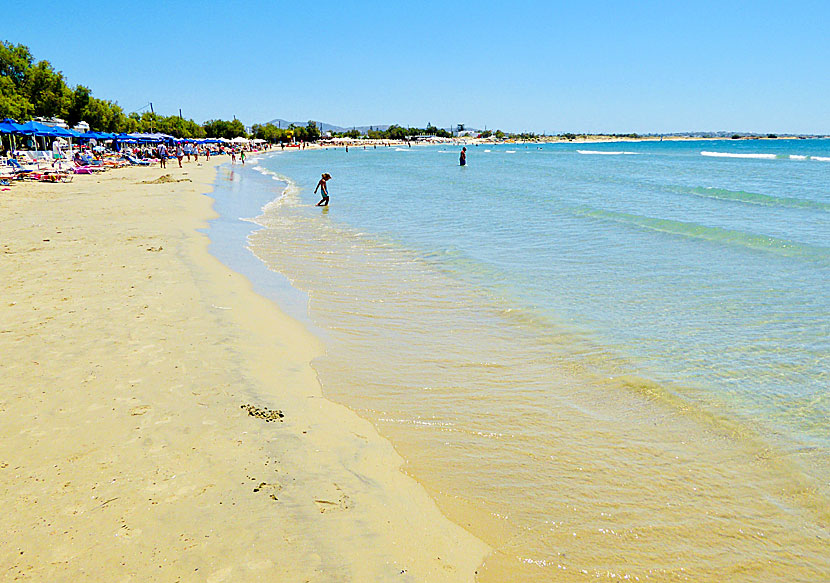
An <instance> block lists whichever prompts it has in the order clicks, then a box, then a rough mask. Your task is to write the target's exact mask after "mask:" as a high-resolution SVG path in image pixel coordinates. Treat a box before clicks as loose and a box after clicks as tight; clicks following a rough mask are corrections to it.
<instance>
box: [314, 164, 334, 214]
mask: <svg viewBox="0 0 830 583" xmlns="http://www.w3.org/2000/svg"><path fill="white" fill-rule="evenodd" d="M329 180H331V174H329V173H328V172H323V176H322V178H320V181H319V182H318V183H317V188H315V189H314V194H317V191H318V190H319V191H320V195H321V196H322V197H323V198H321V199H320V202H318V203H317V204H316V205H314V206H329V189H328V187H327V186H326V182H328V181H329Z"/></svg>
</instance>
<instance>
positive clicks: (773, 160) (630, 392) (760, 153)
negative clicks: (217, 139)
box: [217, 140, 830, 581]
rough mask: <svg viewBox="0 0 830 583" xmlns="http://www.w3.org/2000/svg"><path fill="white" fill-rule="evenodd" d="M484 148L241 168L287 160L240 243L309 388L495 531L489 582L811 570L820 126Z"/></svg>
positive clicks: (823, 333) (822, 174)
mask: <svg viewBox="0 0 830 583" xmlns="http://www.w3.org/2000/svg"><path fill="white" fill-rule="evenodd" d="M487 149H488V150H490V151H489V152H485V151H484V148H481V147H479V148H474V147H469V148H468V152H469V156H468V160H469V164H468V166H467V167H464V168H460V167H458V166H457V165H456V164H457V160H456V158H457V155H458V153H457V150H458V148H447V147H431V148H422V147H418V148H412V149H409V148H406V149H387V148H379V149H377V150H375V149H369V150H365V151H364V150H362V149H357V148H351V149H350V151H349V153H348V154H346V153H345V152H344V150H342V149H338V150H328V151H307V152H304V153H302V154H298V153H286V154H277V155H275V156H272V157H263V158H261V159H260V160H258V161H255V164H253V165H251V164H249V166H256V168H246V169H245V172H244V173H242V174H241V175H240V176H241V178H240V179H241V186H240V187H239V188H237V191H236V194H235V195H234V196H236V197H237V198H241V199H247V198H248V196H249V195H248V194H246V193H253V192H259V193H260V194H258V195H257V197H259V198H262V196H263V195H262V193H263V192H264V191H270V192H272V193H273V197H276V196H278V195H279V194H280V192H281V190H282V186H281V184H280V183H278V182H276V181H275V180H273V178H275V177H276V178H280V177H290V180H291V185H290V186H289V188H288V189H287V190H286V191H285V193H283V194H282V196H281V197H280V198H279V200H277V201H276V202H273V203H271V204H269V205H268V206H267V207H266V208H265V209H264V211H263V213H262V215H261V216H259V217H258V218H257V219H256V222H257V223H258V224H259V225H261V226H262V227H263V228H262V229H260V230H258V231H256V232H254V233H253V234H252V235H250V237H249V242H250V247H251V249H252V251H253V252H254V253H255V255H256V256H257V257H259V258H260V259H262V260H263V262H264V263H265V264H266V265H267V266H268V267H269V268H270V269H271V270H272V271H274V272H278V273H280V274H282V275H283V276H285V277H287V278H288V280H289V281H291V282H292V284H293V286H294V287H295V288H297V289H299V290H302V291H303V292H305V293H307V294H308V299H309V301H308V318H310V320H311V321H312V322H313V323H314V325H315V326H316V327H317V328H318V332H319V333H321V334H323V336H324V340H325V342H326V346H327V349H328V353H327V355H326V356H325V357H323V358H321V359H319V360H318V361H317V362H315V363H314V364H315V368H316V369H317V370H318V373H319V375H320V379H321V382H322V384H323V389H324V391H325V392H326V394H327V395H329V396H330V397H332V398H334V399H336V400H338V401H341V402H344V403H346V404H348V405H349V406H350V407H352V408H354V409H355V410H357V411H358V412H359V413H361V414H362V415H364V416H366V417H368V418H369V419H371V420H372V421H374V422H375V424H376V425H377V426H378V427H379V429H380V430H381V432H382V433H383V434H384V435H386V436H388V437H389V438H390V439H391V440H392V442H393V443H394V444H395V446H396V447H397V448H398V450H399V451H400V452H401V453H402V454H403V455H404V457H405V458H406V459H407V461H408V466H407V471H408V472H410V473H411V474H412V475H414V476H415V477H416V478H417V479H418V480H419V481H421V482H422V483H423V484H424V485H425V486H426V487H427V488H428V489H429V490H430V492H432V493H433V494H434V495H435V497H436V499H438V500H439V504H441V506H442V508H443V509H444V511H445V513H447V514H448V515H449V516H450V517H451V518H452V519H454V520H456V521H457V522H459V523H460V524H462V525H464V526H466V527H467V528H469V529H470V530H471V531H472V532H474V533H475V534H477V535H478V536H480V537H481V538H483V539H484V540H486V541H487V542H488V543H490V544H491V545H492V546H493V547H494V549H495V552H494V554H493V556H492V557H490V559H488V561H487V563H486V565H485V567H484V568H483V570H482V571H481V573H480V579H481V580H483V581H500V580H526V581H534V580H538V581H549V580H557V579H562V580H581V579H585V580H592V579H596V578H597V577H619V578H625V577H628V578H632V579H635V578H639V579H642V580H649V579H652V580H693V581H709V580H711V581H719V580H724V578H727V579H728V580H735V581H741V580H746V581H751V580H757V579H758V578H759V577H765V578H766V579H767V580H781V581H797V580H805V581H807V580H817V579H822V578H827V577H828V576H830V546H828V542H827V541H828V538H827V537H828V532H827V520H828V518H829V516H828V508H829V506H828V494H829V493H830V487H828V479H830V462H828V452H830V432H828V413H830V399H828V388H827V387H828V382H827V381H828V354H830V334H829V332H830V324H829V323H830V294H828V291H830V189H828V184H830V181H828V179H827V178H828V176H830V164H828V162H827V161H826V159H827V157H828V156H830V143H828V142H827V141H783V140H780V141H764V142H744V141H742V142H738V143H735V142H700V143H666V142H664V143H648V144H645V143H641V144H638V143H630V144H624V145H620V144H600V145H597V144H592V145H580V146H575V145H546V146H542V147H540V148H539V147H537V146H533V145H531V146H529V147H527V148H525V147H524V146H520V145H510V146H492V147H490V146H488V147H487ZM580 151H581V153H580ZM599 152H602V153H603V154H599ZM701 152H707V154H706V155H702V154H701ZM712 154H714V155H712ZM725 154H729V155H725ZM791 156H799V157H800V156H804V158H803V159H800V158H792V157H791ZM323 171H327V172H330V173H331V174H332V175H333V176H334V179H333V180H332V181H331V182H330V186H329V189H330V192H331V196H332V199H331V200H332V203H331V207H330V208H328V209H320V208H317V207H314V206H313V205H314V203H315V202H316V201H317V198H316V197H315V196H314V195H313V193H312V191H313V188H314V185H315V184H316V181H317V179H318V177H319V174H320V172H323ZM255 198H256V197H255ZM217 201H218V202H217V204H220V203H221V201H222V196H218V197H217ZM220 212H221V210H220ZM254 279H256V278H254ZM261 279H267V278H264V277H263V278H261Z"/></svg>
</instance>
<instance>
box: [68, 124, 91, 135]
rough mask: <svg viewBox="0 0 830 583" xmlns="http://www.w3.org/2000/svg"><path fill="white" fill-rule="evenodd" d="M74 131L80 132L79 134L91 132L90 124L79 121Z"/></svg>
mask: <svg viewBox="0 0 830 583" xmlns="http://www.w3.org/2000/svg"><path fill="white" fill-rule="evenodd" d="M72 129H73V130H75V131H76V132H78V133H79V134H83V133H86V132H88V131H89V124H88V123H86V122H85V121H79V122H78V123H77V124H75V127H74V128H72Z"/></svg>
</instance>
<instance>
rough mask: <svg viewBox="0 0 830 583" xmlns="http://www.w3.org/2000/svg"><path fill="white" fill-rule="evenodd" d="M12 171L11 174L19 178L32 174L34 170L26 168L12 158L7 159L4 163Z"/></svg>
mask: <svg viewBox="0 0 830 583" xmlns="http://www.w3.org/2000/svg"><path fill="white" fill-rule="evenodd" d="M6 163H7V164H8V165H9V166H10V167H11V169H12V174H14V175H15V176H20V175H21V174H28V173H29V172H34V171H35V170H36V168H26V167H24V166H23V165H22V164H21V163H20V162H18V161H17V160H15V159H14V158H9V160H8V161H7V162H6Z"/></svg>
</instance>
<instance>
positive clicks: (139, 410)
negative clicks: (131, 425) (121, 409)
mask: <svg viewBox="0 0 830 583" xmlns="http://www.w3.org/2000/svg"><path fill="white" fill-rule="evenodd" d="M151 408H152V407H150V405H139V406H138V407H133V408H132V409H130V415H132V416H134V417H135V416H137V415H144V414H145V413H146V412H147V411H149V410H150V409H151Z"/></svg>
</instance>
